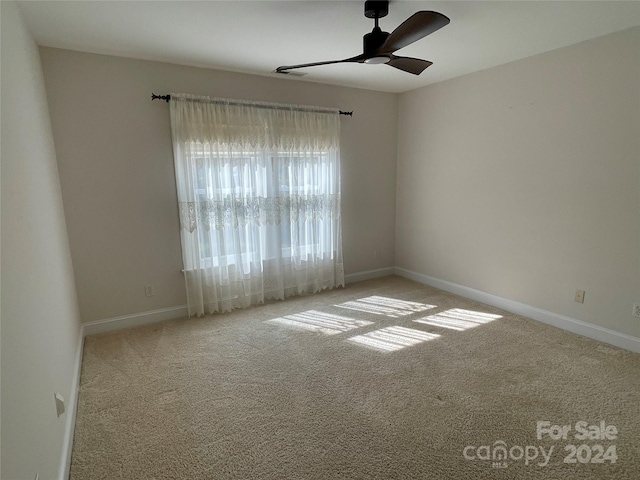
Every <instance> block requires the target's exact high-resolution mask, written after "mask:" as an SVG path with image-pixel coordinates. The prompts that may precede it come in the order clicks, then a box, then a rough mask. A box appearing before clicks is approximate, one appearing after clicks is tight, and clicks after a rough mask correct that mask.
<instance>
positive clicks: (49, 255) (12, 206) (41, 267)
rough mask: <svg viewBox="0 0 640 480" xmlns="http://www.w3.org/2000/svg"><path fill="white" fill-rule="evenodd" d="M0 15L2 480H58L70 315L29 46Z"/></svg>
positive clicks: (72, 340) (10, 12)
mask: <svg viewBox="0 0 640 480" xmlns="http://www.w3.org/2000/svg"><path fill="white" fill-rule="evenodd" d="M0 9H1V17H2V19H1V20H2V27H1V28H2V39H1V44H2V52H1V53H2V55H1V58H2V60H1V62H2V64H1V67H0V68H1V69H2V87H1V96H2V114H1V116H2V125H1V126H2V141H1V144H2V147H1V154H2V155H1V156H2V198H1V200H2V341H1V344H2V345H1V348H2V354H1V355H2V359H1V362H0V363H1V364H2V458H1V464H2V469H1V473H0V477H2V478H3V479H5V478H6V479H7V480H9V479H29V480H33V478H35V476H36V473H39V474H40V479H41V480H47V479H53V478H57V477H58V469H59V466H60V463H62V462H61V458H62V451H63V436H64V431H65V422H66V421H67V417H68V413H65V414H63V415H62V416H61V417H59V418H58V417H57V415H56V409H55V403H54V397H53V394H54V391H57V392H60V393H61V394H62V395H63V396H64V397H65V399H66V400H67V402H68V401H69V399H70V392H71V389H72V382H73V378H74V371H75V365H76V363H75V361H76V352H77V349H78V346H79V341H80V316H79V313H78V306H77V300H76V292H75V289H74V282H73V271H72V267H71V256H70V253H69V244H68V240H67V232H66V228H65V220H64V212H63V209H62V198H61V193H60V184H59V181H58V170H57V165H56V156H55V152H54V147H53V138H52V135H51V126H50V122H49V115H48V111H47V98H46V94H45V89H44V80H43V77H42V69H41V67H40V59H39V56H38V48H37V46H36V44H35V42H34V41H33V39H32V37H31V35H30V34H29V32H28V31H27V29H26V27H25V25H24V23H23V21H22V18H21V16H20V13H19V10H18V8H17V7H16V5H15V4H14V3H13V2H5V1H3V2H1V6H0Z"/></svg>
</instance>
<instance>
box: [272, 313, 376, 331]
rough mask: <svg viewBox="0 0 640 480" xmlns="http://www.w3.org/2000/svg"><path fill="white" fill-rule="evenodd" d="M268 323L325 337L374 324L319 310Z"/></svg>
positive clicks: (276, 319) (273, 319) (287, 316)
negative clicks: (320, 334) (319, 333)
mask: <svg viewBox="0 0 640 480" xmlns="http://www.w3.org/2000/svg"><path fill="white" fill-rule="evenodd" d="M267 322H270V323H278V324H280V325H286V326H288V327H292V328H297V329H301V330H312V331H316V332H321V333H324V334H325V335H335V334H337V333H342V332H348V331H349V330H353V329H354V328H360V327H365V326H367V325H371V324H373V322H369V321H367V320H355V319H353V318H349V317H342V316H340V315H333V314H331V313H325V312H319V311H317V310H308V311H306V312H302V313H296V314H294V315H286V316H284V317H279V318H272V319H271V320H267Z"/></svg>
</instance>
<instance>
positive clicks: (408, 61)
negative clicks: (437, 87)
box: [387, 55, 433, 75]
mask: <svg viewBox="0 0 640 480" xmlns="http://www.w3.org/2000/svg"><path fill="white" fill-rule="evenodd" d="M387 65H391V66H392V67H394V68H397V69H398V70H402V71H404V72H409V73H413V74H414V75H420V74H421V73H422V72H423V71H424V69H425V68H427V67H428V66H430V65H433V63H432V62H429V61H427V60H421V59H419V58H411V57H396V56H395V55H392V56H391V60H389V61H388V62H387Z"/></svg>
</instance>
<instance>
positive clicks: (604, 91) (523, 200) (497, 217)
mask: <svg viewBox="0 0 640 480" xmlns="http://www.w3.org/2000/svg"><path fill="white" fill-rule="evenodd" d="M638 52H640V28H634V29H630V30H626V31H623V32H619V33H616V34H612V35H608V36H605V37H600V38H598V39H594V40H591V41H587V42H584V43H580V44H577V45H574V46H570V47H566V48H562V49H559V50H556V51H553V52H549V53H545V54H542V55H537V56H535V57H530V58H528V59H524V60H521V61H517V62H513V63H510V64H507V65H503V66H500V67H496V68H492V69H489V70H485V71H482V72H478V73H474V74H471V75H467V76H464V77H460V78H457V79H453V80H450V81H446V82H442V83H438V84H434V85H431V86H428V87H425V88H422V89H419V90H415V91H412V92H408V93H405V94H402V95H401V96H400V101H399V126H398V129H399V134H398V141H399V149H398V173H397V192H398V195H397V231H396V265H397V266H399V267H404V268H407V269H410V270H412V271H415V272H418V273H421V274H424V275H428V276H432V277H436V278H439V279H442V280H447V281H450V282H454V283H457V284H460V285H464V286H467V287H471V288H473V289H476V290H480V291H483V292H487V293H490V294H493V295H497V296H500V297H504V298H507V299H510V300H514V301H517V302H521V303H524V304H527V305H530V306H534V307H538V308H541V309H545V310H548V311H551V312H555V313H558V314H561V315H566V316H569V317H572V318H576V319H580V320H584V321H587V322H590V323H592V324H596V325H600V326H604V327H607V328H611V329H613V330H617V331H619V332H623V333H627V334H630V335H634V336H637V337H638V336H640V319H638V318H633V317H632V316H631V311H632V305H633V303H634V302H636V303H640V90H639V87H640V55H639V53H638ZM576 289H583V290H586V298H585V302H584V304H578V303H575V302H574V300H573V296H574V293H575V290H576Z"/></svg>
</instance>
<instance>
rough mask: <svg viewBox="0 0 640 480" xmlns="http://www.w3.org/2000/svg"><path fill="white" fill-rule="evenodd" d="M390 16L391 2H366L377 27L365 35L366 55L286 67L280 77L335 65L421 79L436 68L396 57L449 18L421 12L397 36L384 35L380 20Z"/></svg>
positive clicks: (367, 10)
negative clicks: (385, 69)
mask: <svg viewBox="0 0 640 480" xmlns="http://www.w3.org/2000/svg"><path fill="white" fill-rule="evenodd" d="M388 13H389V2H388V1H379V0H367V1H366V2H364V16H365V17H367V18H373V19H374V21H375V26H374V27H373V30H372V31H371V32H370V33H367V34H366V35H364V37H363V39H362V43H363V53H362V54H361V55H357V56H355V57H351V58H345V59H344V60H330V61H328V62H315V63H303V64H300V65H287V66H282V67H278V68H276V70H275V71H276V73H284V74H286V73H290V70H294V69H296V68H306V67H315V66H319V65H329V64H333V63H369V64H378V63H386V64H387V65H390V66H392V67H394V68H397V69H399V70H402V71H405V72H408V73H412V74H414V75H420V74H421V73H422V72H423V71H424V69H425V68H427V67H428V66H430V65H432V63H431V62H429V61H427V60H421V59H419V58H411V57H400V56H396V55H394V52H395V51H396V50H400V49H401V48H403V47H406V46H407V45H409V44H411V43H413V42H416V41H418V40H420V39H421V38H424V37H426V36H427V35H429V34H431V33H433V32H435V31H436V30H439V29H440V28H442V27H444V26H445V25H447V24H449V18H447V17H446V16H444V15H442V14H441V13H438V12H431V11H420V12H417V13H414V14H413V15H412V16H411V17H409V18H408V19H407V20H405V21H404V22H403V23H402V24H400V26H399V27H397V28H396V29H395V30H394V31H393V32H391V33H389V32H383V31H382V29H381V28H380V26H379V25H378V20H379V19H380V18H383V17H386V16H387V15H388Z"/></svg>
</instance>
